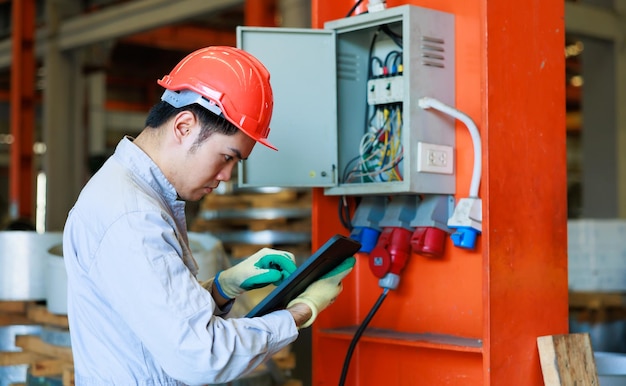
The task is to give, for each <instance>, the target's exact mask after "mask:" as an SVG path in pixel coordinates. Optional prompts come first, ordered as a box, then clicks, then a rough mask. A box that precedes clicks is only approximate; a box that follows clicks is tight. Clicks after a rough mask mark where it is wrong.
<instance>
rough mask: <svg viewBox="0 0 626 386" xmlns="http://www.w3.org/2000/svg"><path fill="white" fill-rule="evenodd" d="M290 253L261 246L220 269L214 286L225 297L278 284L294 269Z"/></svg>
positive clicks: (228, 297) (229, 297)
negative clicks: (229, 265)
mask: <svg viewBox="0 0 626 386" xmlns="http://www.w3.org/2000/svg"><path fill="white" fill-rule="evenodd" d="M296 268H297V266H296V259H295V258H294V257H293V254H292V253H289V252H285V251H279V250H277V249H271V248H263V249H261V250H260V251H258V252H257V253H255V254H254V255H252V256H250V257H248V258H246V259H245V260H243V261H241V262H239V263H237V264H236V265H234V266H233V267H231V268H228V269H226V270H224V271H221V272H219V273H218V274H217V276H215V287H216V288H217V290H218V292H219V294H220V295H221V296H223V297H224V298H226V299H233V298H235V297H237V295H240V294H242V293H243V292H245V291H249V290H251V289H256V288H262V287H265V286H267V285H269V284H274V285H279V284H280V283H282V281H283V280H285V278H287V277H288V276H289V275H291V274H292V273H293V272H294V271H295V270H296Z"/></svg>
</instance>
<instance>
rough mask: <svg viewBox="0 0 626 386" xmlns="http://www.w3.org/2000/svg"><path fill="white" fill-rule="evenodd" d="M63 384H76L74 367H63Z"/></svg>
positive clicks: (65, 385)
mask: <svg viewBox="0 0 626 386" xmlns="http://www.w3.org/2000/svg"><path fill="white" fill-rule="evenodd" d="M62 379H63V386H74V367H73V366H66V367H65V368H64V369H63V377H62Z"/></svg>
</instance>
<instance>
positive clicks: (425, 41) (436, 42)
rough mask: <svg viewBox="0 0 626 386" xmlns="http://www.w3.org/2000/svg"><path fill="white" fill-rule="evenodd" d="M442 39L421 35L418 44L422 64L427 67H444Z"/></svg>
mask: <svg viewBox="0 0 626 386" xmlns="http://www.w3.org/2000/svg"><path fill="white" fill-rule="evenodd" d="M443 45H444V41H443V39H439V38H433V37H428V36H422V43H421V45H420V49H421V51H422V52H421V58H422V64H423V65H424V66H429V67H439V68H444V67H445V66H444V61H445V56H444V53H445V52H444V48H443Z"/></svg>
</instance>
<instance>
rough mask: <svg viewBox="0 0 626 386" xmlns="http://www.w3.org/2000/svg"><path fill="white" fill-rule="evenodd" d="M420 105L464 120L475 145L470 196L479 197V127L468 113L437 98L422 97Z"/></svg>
mask: <svg viewBox="0 0 626 386" xmlns="http://www.w3.org/2000/svg"><path fill="white" fill-rule="evenodd" d="M418 105H419V107H421V108H423V109H428V108H433V109H435V110H439V111H441V112H442V113H444V114H446V115H449V116H451V117H454V118H456V119H458V120H459V121H461V122H463V123H464V124H465V126H467V129H468V130H469V132H470V136H471V138H472V143H473V145H474V170H473V171H472V182H471V184H470V190H469V197H478V187H479V186H480V174H481V172H482V147H481V143H480V133H479V132H478V127H476V124H475V123H474V121H473V120H472V118H470V117H469V116H468V115H467V114H465V113H463V112H461V111H459V110H457V109H455V108H454V107H451V106H448V105H446V104H445V103H443V102H440V101H438V100H437V99H434V98H430V97H422V98H420V99H419V100H418Z"/></svg>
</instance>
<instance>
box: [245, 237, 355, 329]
mask: <svg viewBox="0 0 626 386" xmlns="http://www.w3.org/2000/svg"><path fill="white" fill-rule="evenodd" d="M360 248H361V244H360V243H359V242H358V241H356V240H352V239H351V238H348V237H345V236H342V235H335V236H333V237H331V238H330V239H329V240H328V241H327V242H326V243H324V245H322V246H321V247H320V248H319V249H318V250H317V251H315V253H314V254H313V255H311V256H310V257H309V258H308V259H306V260H305V261H304V262H303V263H302V265H300V266H299V267H298V269H296V271H295V272H294V273H292V274H291V275H290V276H289V277H288V278H287V279H285V281H283V282H282V283H281V284H280V285H279V286H277V287H276V288H274V290H273V291H272V292H270V293H269V294H268V295H267V296H266V297H265V298H264V299H263V300H261V301H260V302H259V304H257V305H256V307H254V308H253V309H252V310H250V312H248V313H247V314H246V317H249V318H252V317H255V316H263V315H265V314H267V313H269V312H272V311H276V310H280V309H284V308H285V307H287V304H289V302H290V301H291V300H293V299H295V298H296V297H297V296H298V295H300V294H301V293H302V292H304V290H305V289H306V288H307V287H308V286H309V284H311V283H313V282H314V281H315V280H317V279H319V278H320V277H322V276H324V275H325V274H327V273H328V272H330V271H331V270H332V269H333V268H335V267H337V266H338V265H339V264H340V263H341V262H342V261H344V260H345V259H346V258H348V257H350V256H353V255H354V254H355V253H356V252H358V250H359V249H360Z"/></svg>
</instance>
